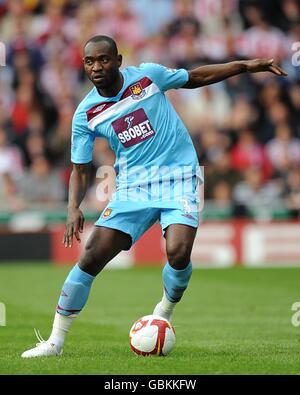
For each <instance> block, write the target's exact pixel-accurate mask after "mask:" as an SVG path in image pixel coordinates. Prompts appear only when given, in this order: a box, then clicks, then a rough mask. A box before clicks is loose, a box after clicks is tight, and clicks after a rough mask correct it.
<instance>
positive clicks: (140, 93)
mask: <svg viewBox="0 0 300 395" xmlns="http://www.w3.org/2000/svg"><path fill="white" fill-rule="evenodd" d="M129 89H130V92H131V97H132V99H133V100H139V99H141V98H142V97H144V96H145V94H146V91H145V89H143V87H142V85H141V84H140V83H139V82H137V83H136V84H134V85H131V86H130V87H129Z"/></svg>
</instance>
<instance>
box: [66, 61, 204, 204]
mask: <svg viewBox="0 0 300 395" xmlns="http://www.w3.org/2000/svg"><path fill="white" fill-rule="evenodd" d="M121 73H122V75H123V77H124V83H123V87H122V89H121V90H120V92H119V93H118V94H117V96H115V97H103V96H101V95H100V94H99V92H98V91H97V89H96V88H95V87H94V88H93V89H92V90H91V91H90V92H89V93H88V95H87V96H86V97H85V98H84V99H83V101H82V102H81V103H80V104H79V106H78V108H77V110H76V112H75V114H74V118H73V124H72V153H71V160H72V162H73V163H78V164H80V163H88V162H90V161H91V160H92V151H93V146H94V141H95V138H97V137H104V138H106V139H107V140H108V141H109V144H110V146H111V148H112V150H113V151H114V152H115V155H116V162H115V165H114V167H115V171H116V174H117V179H116V185H117V191H116V193H115V194H114V197H113V200H127V201H128V200H129V201H136V200H141V201H144V202H145V201H147V204H148V206H149V207H164V208H178V207H182V199H188V201H189V202H192V203H194V202H196V200H197V185H198V181H199V164H198V159H197V155H196V152H195V149H194V146H193V143H192V141H191V138H190V136H189V133H188V131H187V129H186V127H185V126H184V124H183V122H182V121H181V119H180V118H179V116H178V115H177V113H176V111H175V110H174V108H173V106H172V105H171V103H170V102H169V100H168V98H167V97H166V96H165V91H167V90H168V89H173V88H175V89H177V88H180V87H182V86H183V85H184V84H185V83H186V82H187V81H188V72H187V71H186V70H184V69H178V70H174V69H169V68H166V67H164V66H162V65H159V64H153V63H143V64H141V65H140V67H127V68H125V69H123V70H121Z"/></svg>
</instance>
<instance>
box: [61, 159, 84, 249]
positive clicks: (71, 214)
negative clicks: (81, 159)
mask: <svg viewBox="0 0 300 395" xmlns="http://www.w3.org/2000/svg"><path fill="white" fill-rule="evenodd" d="M90 171H91V163H84V164H75V163H74V164H73V170H72V173H71V177H70V183H69V202H68V217H67V223H66V230H65V233H64V239H63V243H64V245H65V247H71V246H72V243H73V235H74V236H75V237H76V239H77V241H78V242H79V243H80V241H81V239H80V235H79V233H82V232H83V225H84V216H83V213H82V211H81V210H80V208H79V207H80V204H81V202H82V201H83V199H84V197H85V194H86V191H87V189H88V185H89V177H90Z"/></svg>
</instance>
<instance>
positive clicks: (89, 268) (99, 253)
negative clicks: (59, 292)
mask: <svg viewBox="0 0 300 395" xmlns="http://www.w3.org/2000/svg"><path fill="white" fill-rule="evenodd" d="M105 250H106V248H105V246H103V245H101V247H100V246H98V245H95V244H92V243H87V245H86V247H85V250H84V253H83V255H82V256H81V258H80V261H79V265H80V268H81V269H82V270H84V271H86V272H87V273H89V274H91V275H94V276H95V275H97V274H98V273H99V272H100V271H101V270H102V269H103V267H104V266H105V264H106V263H107V259H106V255H107V252H106V251H105Z"/></svg>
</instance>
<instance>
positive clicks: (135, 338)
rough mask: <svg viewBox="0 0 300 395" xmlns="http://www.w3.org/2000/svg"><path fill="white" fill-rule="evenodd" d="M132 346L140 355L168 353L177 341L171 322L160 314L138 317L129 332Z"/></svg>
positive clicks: (163, 354) (162, 354)
mask: <svg viewBox="0 0 300 395" xmlns="http://www.w3.org/2000/svg"><path fill="white" fill-rule="evenodd" d="M129 339H130V347H131V349H132V351H134V352H135V353H136V354H138V355H144V356H147V355H161V356H165V355H168V354H169V353H170V352H171V351H172V349H173V347H174V345H175V341H176V337H175V330H174V328H173V326H172V325H171V324H170V322H169V321H168V320H166V319H164V318H162V317H160V316H158V315H146V316H144V317H142V318H140V319H138V320H137V321H136V322H135V323H134V324H133V325H132V327H131V329H130V332H129Z"/></svg>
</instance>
